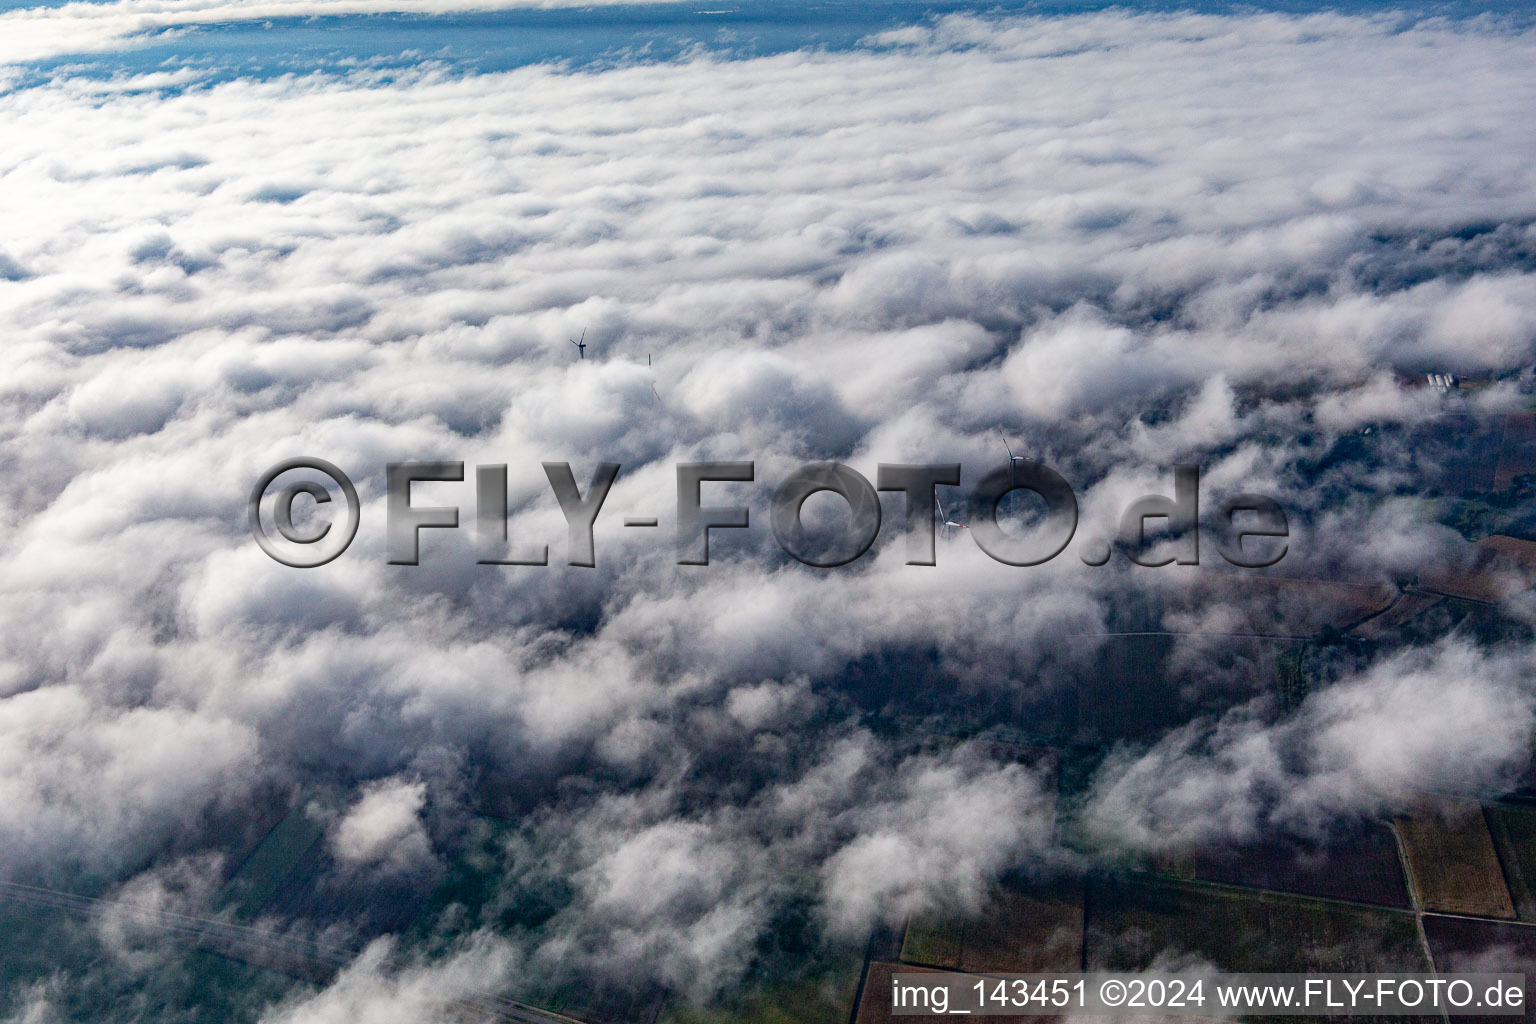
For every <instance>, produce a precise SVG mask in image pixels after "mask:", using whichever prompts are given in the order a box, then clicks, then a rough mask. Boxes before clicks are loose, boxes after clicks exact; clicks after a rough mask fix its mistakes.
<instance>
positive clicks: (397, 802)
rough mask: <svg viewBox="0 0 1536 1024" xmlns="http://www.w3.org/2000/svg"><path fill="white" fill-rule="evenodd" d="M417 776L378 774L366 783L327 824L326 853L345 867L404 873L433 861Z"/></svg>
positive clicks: (423, 794)
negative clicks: (413, 778) (381, 776)
mask: <svg viewBox="0 0 1536 1024" xmlns="http://www.w3.org/2000/svg"><path fill="white" fill-rule="evenodd" d="M426 802H427V787H426V784H425V783H423V782H411V781H408V780H405V779H399V778H394V779H381V780H379V781H378V782H375V783H372V784H370V785H369V786H368V787H367V789H366V790H365V791H364V792H363V795H362V796H361V797H359V798H358V800H357V802H356V803H355V804H353V805H352V806H351V807H350V808H349V809H348V810H347V812H346V814H345V815H343V816H342V817H341V819H340V820H338V821H337V822H336V824H335V826H334V827H333V828H332V830H331V834H330V846H331V853H332V855H333V856H334V857H335V858H336V859H337V860H338V861H340V862H341V863H342V864H344V865H347V866H349V867H374V868H377V869H379V870H381V871H386V872H398V873H408V872H410V871H412V870H417V869H420V868H421V867H423V866H426V865H430V864H431V863H433V861H434V860H435V858H434V857H433V853H432V839H431V837H430V836H428V835H427V831H426V828H425V826H424V824H423V822H422V818H421V811H422V808H423V807H425V806H426Z"/></svg>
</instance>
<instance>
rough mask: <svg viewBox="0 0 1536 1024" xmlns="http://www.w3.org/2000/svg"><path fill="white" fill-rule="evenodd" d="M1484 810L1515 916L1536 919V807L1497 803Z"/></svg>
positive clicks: (1524, 919) (1529, 919)
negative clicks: (1509, 805)
mask: <svg viewBox="0 0 1536 1024" xmlns="http://www.w3.org/2000/svg"><path fill="white" fill-rule="evenodd" d="M1485 813H1486V815H1487V819H1488V830H1489V832H1490V833H1491V834H1492V836H1493V846H1494V849H1495V850H1497V851H1498V854H1499V863H1500V865H1501V866H1502V867H1503V868H1504V881H1505V882H1506V883H1507V884H1508V885H1509V895H1510V898H1511V900H1512V901H1513V902H1514V905H1515V916H1516V917H1518V918H1519V919H1520V920H1522V921H1536V809H1533V808H1528V807H1508V806H1502V805H1495V806H1491V807H1489V808H1487V809H1486V812H1485Z"/></svg>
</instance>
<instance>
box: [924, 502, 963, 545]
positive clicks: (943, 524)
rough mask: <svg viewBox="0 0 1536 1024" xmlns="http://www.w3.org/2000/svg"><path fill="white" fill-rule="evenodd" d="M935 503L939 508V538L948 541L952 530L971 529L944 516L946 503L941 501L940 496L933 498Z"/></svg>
mask: <svg viewBox="0 0 1536 1024" xmlns="http://www.w3.org/2000/svg"><path fill="white" fill-rule="evenodd" d="M933 503H934V504H935V505H937V506H939V536H941V537H943V538H944V539H945V540H948V539H949V531H950V530H969V529H970V527H969V526H966V525H965V524H964V523H960V522H956V521H955V520H953V519H951V518H949V516H947V515H945V514H944V503H943V502H942V501H940V500H939V496H938V495H937V494H935V495H934V496H933Z"/></svg>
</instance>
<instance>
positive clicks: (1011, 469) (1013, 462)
mask: <svg viewBox="0 0 1536 1024" xmlns="http://www.w3.org/2000/svg"><path fill="white" fill-rule="evenodd" d="M997 436H998V437H1000V438H1002V439H1003V447H1004V448H1006V449H1008V482H1009V483H1011V484H1016V483H1018V482H1019V480H1018V477H1016V476H1015V475H1014V473H1015V472H1016V471H1017V469H1018V465H1019V463H1021V462H1029V461H1030V458H1029V456H1027V455H1015V454H1013V447H1012V446H1011V445H1010V444H1009V443H1008V435H1007V434H1005V433H1003V432H1002V431H1001V430H999V431H998V432H997Z"/></svg>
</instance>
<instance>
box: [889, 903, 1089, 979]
mask: <svg viewBox="0 0 1536 1024" xmlns="http://www.w3.org/2000/svg"><path fill="white" fill-rule="evenodd" d="M1082 948H1083V890H1082V883H1081V882H1080V881H1077V882H1066V883H1059V884H1056V885H1051V886H1005V887H1001V888H1000V889H999V890H998V891H997V892H996V893H995V894H994V896H993V898H992V899H991V901H990V902H989V903H988V904H987V906H986V907H985V908H983V910H982V911H981V913H979V914H977V915H975V916H973V917H969V918H964V919H962V918H960V917H958V916H945V915H936V914H931V915H921V916H917V915H915V916H914V917H913V918H912V920H911V921H909V922H908V923H907V931H906V936H905V938H904V939H903V941H902V946H901V959H902V961H903V962H905V963H912V964H923V965H926V966H929V967H943V968H947V969H951V970H961V971H967V972H975V973H986V972H1017V973H1030V972H1045V971H1076V970H1078V969H1079V967H1080V965H1081V962H1082Z"/></svg>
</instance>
